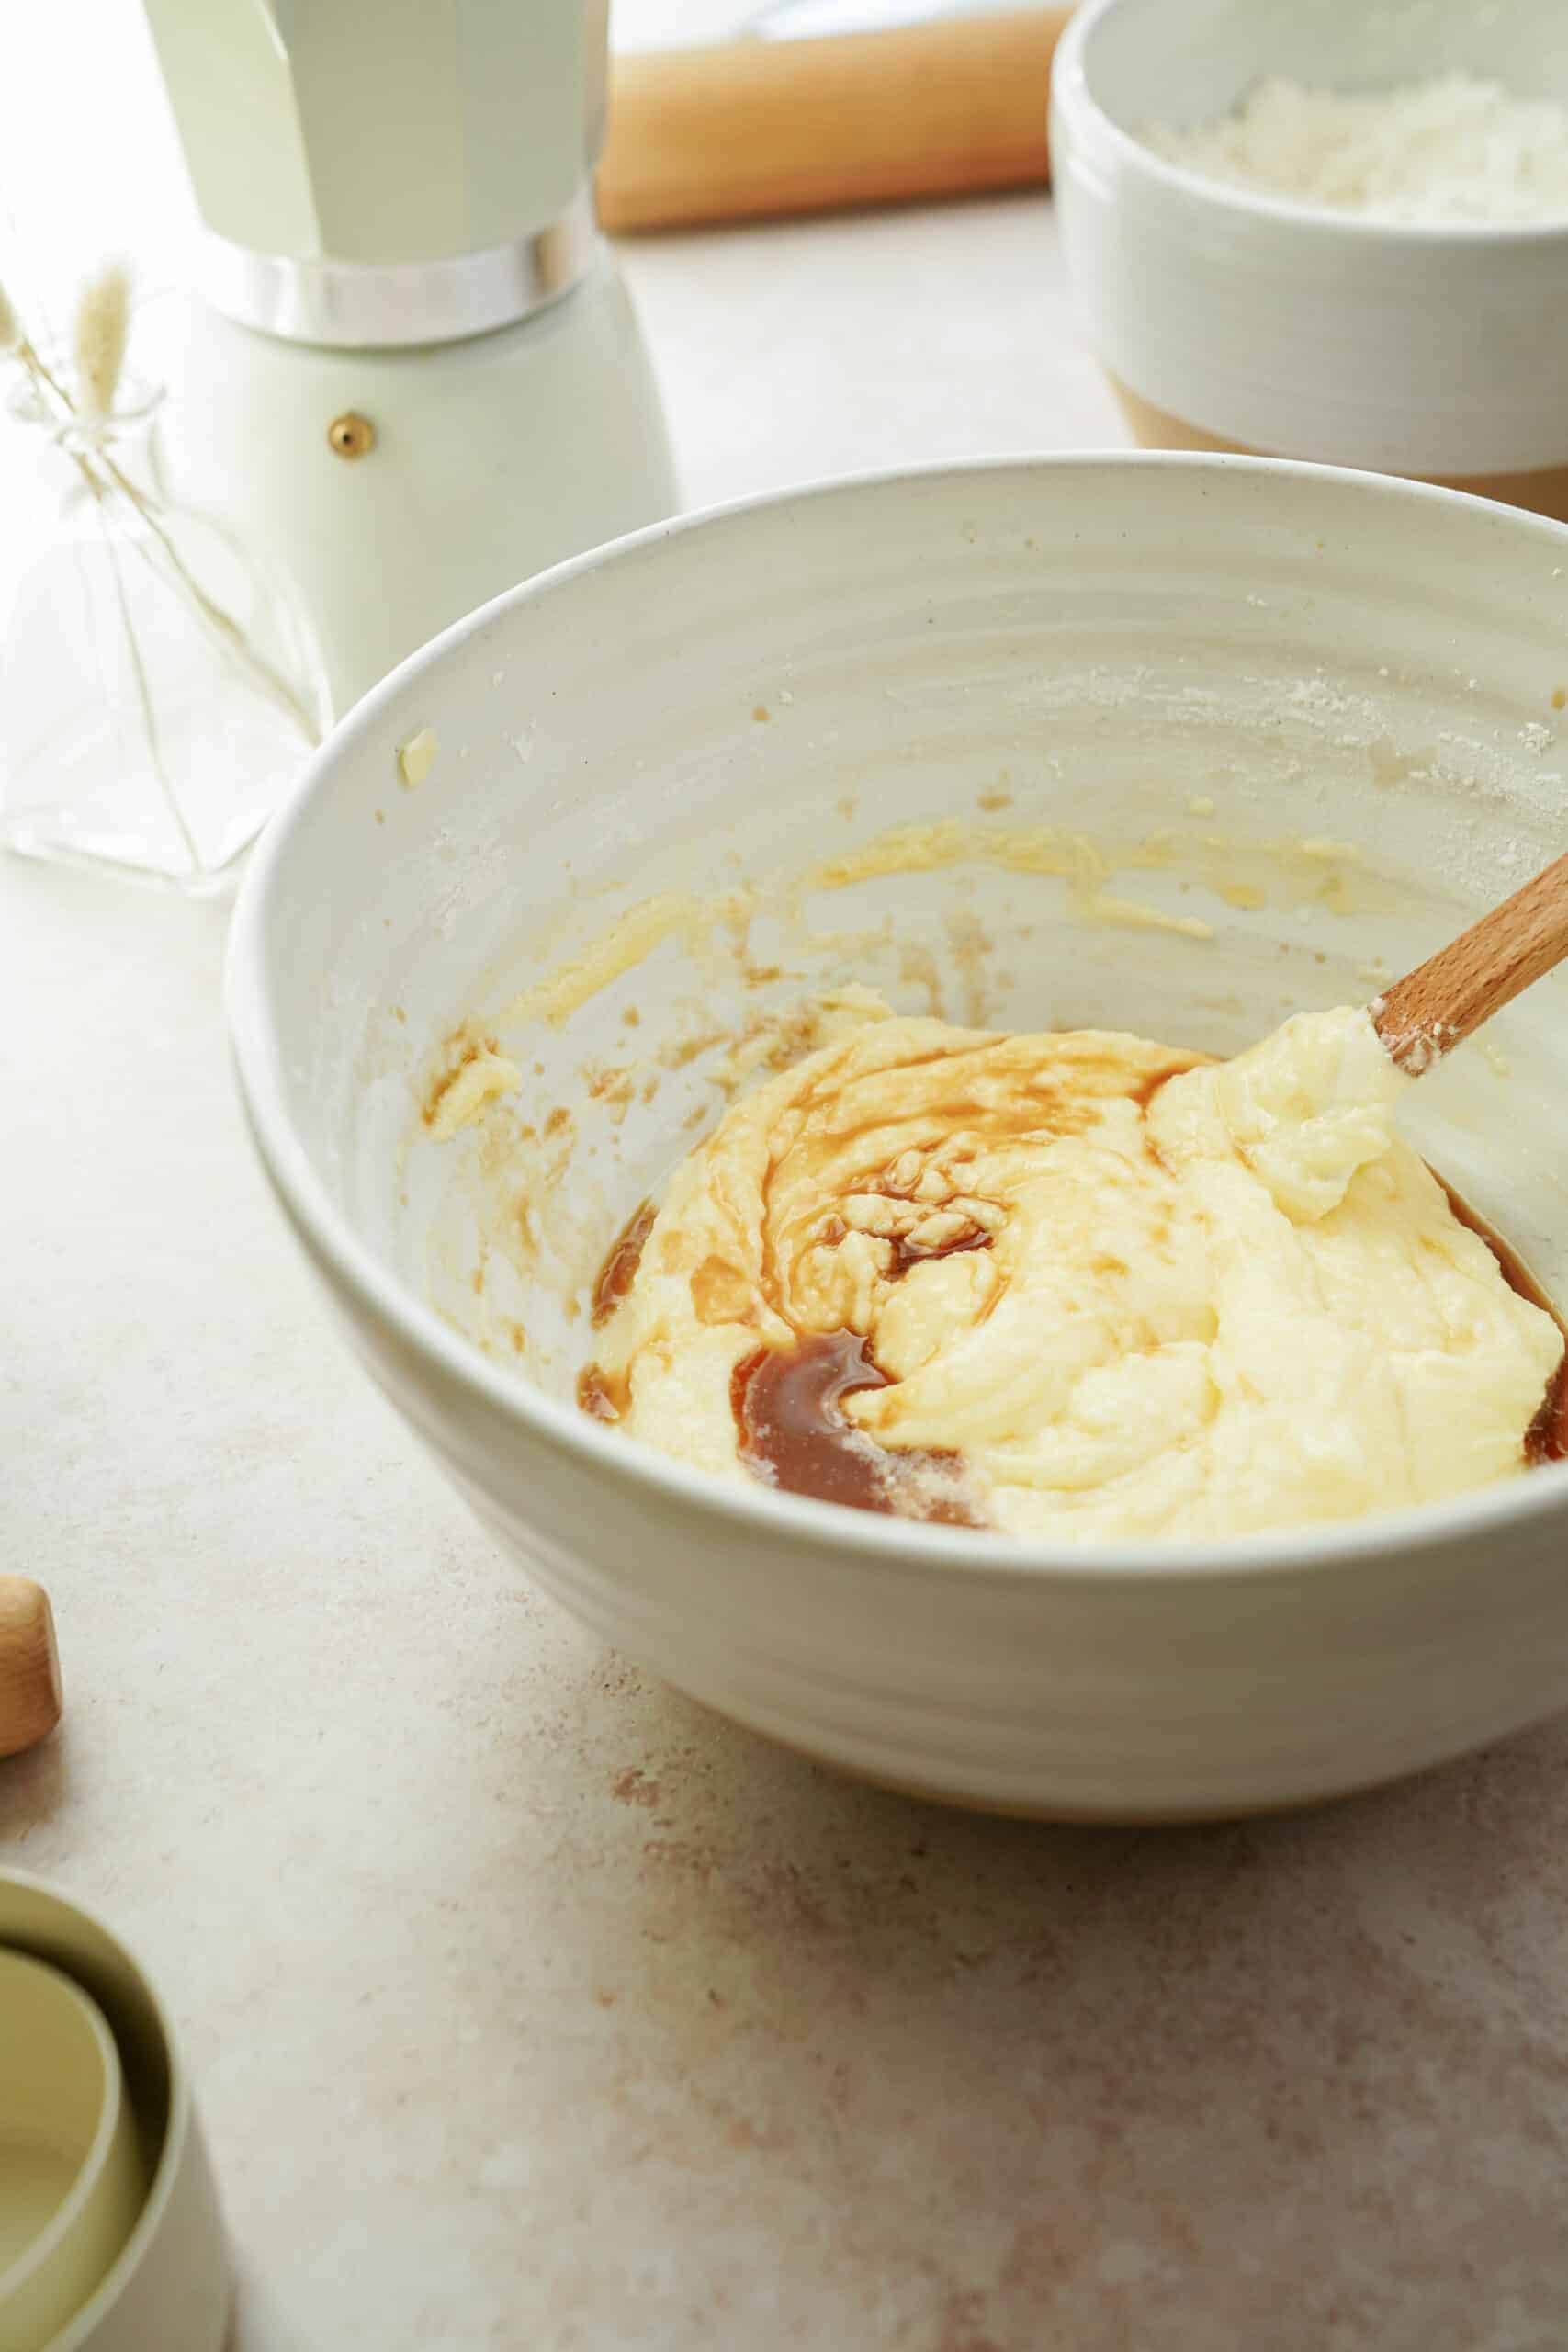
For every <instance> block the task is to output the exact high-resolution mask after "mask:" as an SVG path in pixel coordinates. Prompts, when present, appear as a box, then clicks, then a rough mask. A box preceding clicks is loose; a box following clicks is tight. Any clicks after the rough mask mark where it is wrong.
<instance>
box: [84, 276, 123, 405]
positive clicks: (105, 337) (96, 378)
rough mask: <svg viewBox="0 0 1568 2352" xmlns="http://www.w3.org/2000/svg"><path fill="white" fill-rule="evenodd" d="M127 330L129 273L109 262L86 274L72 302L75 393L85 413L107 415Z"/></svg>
mask: <svg viewBox="0 0 1568 2352" xmlns="http://www.w3.org/2000/svg"><path fill="white" fill-rule="evenodd" d="M129 334H130V272H129V270H128V269H127V268H126V266H125V265H124V263H123V262H118V261H116V262H110V263H109V264H108V266H107V268H104V269H101V270H99V272H98V274H97V276H96V277H92V278H89V279H88V281H87V283H86V285H85V287H84V288H82V299H81V300H80V301H79V302H78V304H77V305H76V337H75V341H76V397H77V400H78V401H79V402H80V404H81V408H82V413H83V414H84V415H85V416H92V417H104V416H107V415H108V413H109V412H110V410H111V409H112V408H113V407H114V396H115V393H116V391H117V390H118V388H119V372H120V369H121V368H123V366H124V365H125V345H126V338H127V336H128V335H129Z"/></svg>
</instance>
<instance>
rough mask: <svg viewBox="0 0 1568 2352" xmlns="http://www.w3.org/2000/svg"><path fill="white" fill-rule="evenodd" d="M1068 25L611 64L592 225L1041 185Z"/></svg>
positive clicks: (674, 224) (1043, 18)
mask: <svg viewBox="0 0 1568 2352" xmlns="http://www.w3.org/2000/svg"><path fill="white" fill-rule="evenodd" d="M1070 13H1071V12H1070V10H1068V9H1066V8H1033V9H1029V10H1023V11H1015V12H1013V13H1011V14H1009V15H1005V16H995V17H954V18H949V19H947V20H945V21H939V22H937V23H933V24H915V25H907V26H901V27H900V28H898V29H897V31H893V32H876V33H848V34H842V35H831V36H827V37H824V38H820V39H807V40H759V39H755V38H750V39H747V38H743V39H741V40H733V41H728V42H725V43H724V44H723V45H721V46H719V47H717V48H713V49H681V50H670V51H650V52H649V53H647V54H645V55H637V54H636V53H635V52H634V53H633V54H631V55H628V56H623V57H617V58H616V59H615V61H614V62H613V65H612V69H611V79H610V116H609V130H608V135H607V137H606V140H605V145H604V159H603V161H602V163H601V164H600V166H599V214H600V218H601V220H603V222H604V226H605V228H606V229H608V230H610V231H612V232H622V233H624V232H626V231H628V230H639V229H677V228H690V227H693V226H694V225H696V224H697V223H699V222H704V221H707V222H712V221H716V220H755V219H759V218H761V217H762V216H764V215H767V214H775V215H777V214H784V213H799V212H829V211H836V210H839V209H842V208H844V207H847V206H851V205H860V204H889V203H896V202H900V201H908V200H909V199H911V198H919V197H943V196H967V195H974V194H977V193H979V192H980V191H982V190H985V189H997V188H1012V187H1036V186H1039V185H1042V184H1043V182H1044V181H1045V180H1046V179H1047V178H1048V177H1049V160H1048V156H1047V151H1046V141H1045V113H1046V107H1047V105H1048V104H1049V98H1050V85H1051V58H1052V54H1053V52H1054V51H1055V46H1056V41H1057V39H1058V37H1059V35H1060V33H1061V30H1062V28H1063V26H1064V25H1065V24H1066V20H1067V17H1068V16H1069V14H1070Z"/></svg>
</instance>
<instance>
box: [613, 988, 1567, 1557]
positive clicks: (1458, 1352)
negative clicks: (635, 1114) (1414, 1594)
mask: <svg viewBox="0 0 1568 2352" xmlns="http://www.w3.org/2000/svg"><path fill="white" fill-rule="evenodd" d="M1407 1082H1408V1081H1406V1080H1404V1079H1402V1078H1401V1076H1400V1074H1399V1073H1398V1072H1397V1071H1396V1070H1395V1069H1394V1067H1393V1063H1392V1062H1391V1061H1390V1060H1389V1058H1388V1056H1387V1055H1386V1054H1385V1052H1384V1051H1383V1048H1382V1045H1381V1044H1380V1042H1379V1040H1378V1037H1377V1035H1376V1033H1375V1031H1374V1030H1373V1028H1372V1026H1371V1022H1370V1020H1369V1018H1368V1016H1367V1015H1366V1013H1365V1012H1330V1013H1321V1014H1318V1013H1314V1014H1305V1015H1303V1016H1300V1017H1298V1018H1297V1019H1295V1020H1293V1021H1291V1022H1289V1023H1287V1024H1286V1025H1285V1027H1284V1028H1283V1029H1281V1030H1280V1031H1279V1032H1278V1034H1277V1035H1274V1036H1272V1037H1269V1039H1267V1040H1266V1041H1265V1042H1264V1043H1263V1044H1262V1045H1260V1046H1256V1047H1254V1048H1253V1049H1252V1050H1251V1051H1250V1052H1248V1053H1245V1054H1243V1055H1241V1056H1240V1057H1237V1058H1236V1059H1235V1060H1234V1061H1231V1062H1227V1063H1207V1062H1203V1061H1201V1058H1200V1057H1197V1056H1194V1055H1191V1054H1188V1053H1183V1052H1181V1051H1179V1050H1177V1049H1175V1048H1172V1047H1169V1046H1157V1045H1151V1044H1149V1043H1147V1042H1145V1040H1143V1039H1141V1038H1137V1037H1131V1036H1123V1035H1112V1034H1109V1033H1104V1032H1100V1031H1096V1030H1082V1031H1076V1032H1066V1033H1061V1034H1047V1035H1039V1036H999V1035H991V1034H988V1033H985V1032H978V1031H966V1030H961V1029H955V1028H952V1027H949V1026H948V1025H946V1024H945V1023H941V1022H937V1021H927V1020H906V1019H901V1018H886V1019H882V1020H874V1021H869V1022H867V1021H864V1020H863V1019H862V1020H860V1021H859V1022H858V1024H857V1025H856V1026H855V1027H854V1029H853V1031H852V1034H851V1035H848V1036H847V1037H845V1038H843V1039H841V1040H840V1041H839V1042H835V1043H832V1044H829V1045H828V1046H825V1047H823V1049H822V1050H820V1051H818V1052H817V1053H814V1054H812V1055H811V1056H810V1057H808V1058H807V1059H806V1060H804V1061H802V1062H800V1063H799V1064H798V1065H797V1066H796V1067H795V1068H794V1069H789V1070H787V1071H785V1072H784V1074H783V1075H782V1076H780V1077H777V1078H774V1079H773V1080H770V1081H769V1082H768V1083H766V1084H764V1085H762V1086H761V1087H760V1088H759V1089H758V1090H757V1091H756V1092H755V1093H753V1094H752V1095H750V1097H749V1098H748V1099H746V1100H744V1101H742V1102H740V1103H738V1104H737V1105H736V1106H735V1107H734V1108H733V1109H732V1110H731V1111H730V1112H729V1113H728V1115H727V1116H726V1117H725V1119H724V1120H723V1121H722V1123H721V1124H720V1125H719V1126H718V1128H717V1129H716V1132H715V1133H714V1134H713V1135H712V1136H710V1137H709V1138H708V1140H707V1141H706V1142H705V1143H704V1144H703V1145H702V1146H701V1147H700V1148H698V1149H697V1150H695V1151H694V1152H693V1153H692V1154H691V1156H690V1157H689V1158H688V1159H686V1160H685V1161H684V1162H683V1164H682V1166H681V1168H680V1169H679V1170H678V1171H677V1172H676V1175H675V1177H674V1179H673V1181H672V1182H671V1185H670V1187H669V1190H668V1193H667V1195H666V1197H665V1199H664V1201H663V1204H662V1205H661V1207H660V1210H659V1212H658V1215H657V1216H656V1217H654V1218H653V1219H652V1222H651V1225H650V1227H648V1229H647V1234H646V1240H644V1241H643V1242H642V1249H641V1255H640V1259H639V1260H637V1259H635V1253H634V1258H633V1261H630V1262H635V1264H636V1271H635V1273H633V1272H630V1262H626V1263H624V1265H623V1272H625V1273H626V1275H627V1276H628V1277H629V1280H628V1285H627V1286H626V1289H625V1295H624V1296H621V1297H620V1298H619V1300H618V1302H616V1301H615V1300H614V1299H613V1298H607V1299H606V1301H605V1306H606V1310H607V1311H608V1320H607V1322H606V1323H605V1327H604V1330H603V1332H602V1334H601V1339H600V1345H599V1348H598V1363H597V1366H596V1367H595V1369H594V1371H593V1372H592V1374H591V1375H590V1388H589V1389H588V1390H585V1400H586V1401H589V1402H590V1403H591V1404H592V1407H593V1408H595V1409H597V1410H599V1411H600V1412H602V1413H604V1415H606V1416H607V1417H609V1418H614V1419H618V1420H619V1422H620V1425H621V1426H622V1427H623V1428H624V1429H626V1430H628V1431H630V1432H631V1433H632V1434H633V1435H635V1436H637V1437H639V1438H643V1439H645V1440H647V1441H648V1442H649V1443H650V1444H653V1445H656V1446H659V1447H660V1448H661V1449H663V1451H665V1452H666V1453H671V1454H673V1455H676V1456H678V1457H679V1458H680V1459H681V1460H682V1461H684V1462H688V1463H692V1464H696V1465H697V1466H699V1467H700V1468H702V1469H704V1470H706V1471H709V1472H711V1473H713V1474H714V1475H715V1476H717V1477H720V1478H726V1479H728V1480H731V1481H736V1480H746V1479H750V1478H755V1477H762V1478H764V1479H773V1480H774V1481H776V1482H779V1483H783V1484H786V1485H796V1484H798V1485H801V1486H802V1487H803V1488H807V1489H809V1490H813V1491H817V1492H823V1491H838V1490H837V1489H827V1488H825V1487H823V1485H822V1484H821V1483H820V1482H819V1481H818V1480H817V1479H816V1476H815V1474H810V1475H807V1476H803V1477H796V1476H795V1475H794V1474H793V1472H792V1469H791V1462H792V1460H793V1459H794V1458H795V1455H794V1454H792V1452H791V1445H790V1443H788V1442H784V1443H782V1444H781V1445H780V1446H779V1447H778V1448H775V1449H774V1450H773V1453H772V1454H771V1455H770V1452H769V1445H768V1442H767V1440H768V1436H769V1431H770V1430H771V1429H772V1428H773V1421H771V1420H770V1415H771V1414H773V1406H769V1407H768V1408H767V1409H766V1410H763V1409H762V1408H755V1409H753V1404H754V1398H755V1397H756V1396H758V1395H761V1390H760V1389H758V1388H757V1387H756V1385H755V1384H756V1381H757V1376H758V1374H759V1371H760V1370H761V1372H763V1373H764V1374H767V1375H768V1376H769V1377H771V1376H772V1375H773V1374H778V1373H781V1372H783V1371H785V1370H787V1368H788V1366H789V1364H790V1363H792V1361H796V1360H798V1359H799V1358H800V1356H801V1351H802V1350H803V1349H804V1350H805V1351H806V1353H807V1356H808V1357H809V1354H810V1351H812V1350H813V1349H817V1350H818V1351H821V1350H824V1349H826V1348H828V1346H829V1341H831V1343H832V1345H833V1346H834V1347H836V1348H837V1349H838V1350H839V1353H840V1359H841V1360H842V1361H845V1362H847V1361H848V1355H847V1354H846V1351H849V1353H851V1354H854V1355H855V1359H856V1364H857V1366H858V1369H857V1370H856V1372H855V1376H854V1379H853V1381H852V1382H851V1381H843V1382H841V1383H840V1385H839V1387H838V1388H837V1389H835V1390H834V1391H833V1392H832V1393H831V1395H829V1397H828V1401H827V1402H826V1403H825V1404H824V1405H823V1408H822V1418H823V1419H824V1420H825V1422H826V1423H827V1424H828V1425H829V1436H830V1437H831V1439H832V1442H833V1443H835V1444H837V1445H838V1447H839V1448H840V1453H841V1452H842V1449H843V1448H844V1447H845V1446H847V1447H848V1448H849V1449H850V1453H851V1454H852V1456H853V1457H855V1459H854V1462H853V1463H852V1467H854V1468H855V1470H856V1474H857V1476H859V1475H862V1474H863V1473H865V1472H866V1471H867V1467H868V1465H870V1470H871V1473H872V1474H873V1475H874V1476H875V1477H876V1479H878V1480H879V1481H880V1482H881V1490H882V1495H883V1499H882V1500H881V1501H880V1503H879V1504H878V1506H877V1507H880V1508H884V1509H887V1508H891V1509H895V1510H904V1511H908V1512H910V1513H912V1514H914V1515H917V1516H919V1515H929V1516H936V1517H940V1518H968V1519H972V1520H974V1521H979V1522H981V1523H984V1524H987V1525H990V1526H994V1527H996V1528H998V1529H1000V1530H1003V1531H1005V1532H1009V1533H1010V1534H1013V1535H1019V1536H1041V1537H1048V1538H1051V1539H1054V1540H1066V1541H1069V1542H1082V1543H1085V1544H1089V1543H1093V1542H1097V1541H1106V1540H1113V1539H1116V1538H1121V1537H1199V1538H1201V1537H1213V1536H1223V1535H1231V1534H1239V1533H1245V1532H1248V1531H1250V1530H1255V1529H1261V1528H1276V1527H1289V1526H1293V1525H1300V1524H1303V1523H1305V1522H1308V1521H1324V1520H1342V1519H1349V1518H1353V1517H1356V1516H1357V1515H1359V1514H1360V1513H1362V1512H1366V1511H1371V1510H1379V1509H1382V1508H1385V1507H1388V1506H1393V1505H1399V1504H1408V1503H1416V1502H1423V1501H1427V1500H1430V1499H1432V1498H1437V1497H1439V1496H1443V1495H1450V1494H1454V1493H1458V1492H1460V1491H1461V1490H1463V1489H1465V1488H1468V1487H1479V1486H1483V1485H1485V1484H1487V1483H1489V1482H1491V1481H1493V1480H1495V1479H1500V1478H1506V1477H1509V1476H1513V1475H1515V1474H1516V1473H1517V1472H1519V1471H1521V1470H1522V1469H1523V1468H1524V1466H1525V1459H1526V1438H1527V1432H1528V1431H1529V1430H1530V1428H1531V1424H1532V1422H1534V1421H1535V1419H1536V1417H1537V1415H1538V1413H1539V1412H1540V1408H1541V1406H1542V1399H1543V1396H1544V1395H1545V1393H1546V1391H1547V1388H1548V1385H1549V1383H1551V1381H1552V1379H1553V1377H1554V1375H1555V1374H1556V1370H1557V1367H1558V1364H1559V1362H1560V1360H1561V1358H1562V1333H1561V1331H1560V1329H1558V1327H1557V1325H1556V1323H1555V1322H1554V1321H1553V1320H1552V1318H1551V1317H1550V1316H1549V1315H1547V1314H1546V1313H1544V1312H1542V1311H1541V1309H1540V1308H1539V1307H1537V1306H1532V1305H1530V1304H1529V1302H1528V1301H1527V1300H1526V1299H1524V1298H1522V1297H1520V1296H1519V1295H1517V1293H1516V1292H1515V1291H1514V1290H1513V1289H1512V1288H1510V1286H1509V1284H1508V1283H1507V1282H1506V1280H1505V1278H1504V1276H1503V1273H1502V1272H1501V1270H1500V1268H1499V1265H1498V1263H1497V1261H1496V1260H1495V1257H1494V1255H1493V1253H1492V1251H1491V1250H1489V1249H1488V1248H1487V1246H1486V1244H1485V1243H1484V1242H1483V1240H1482V1239H1481V1238H1479V1237H1478V1236H1477V1235H1476V1234H1474V1233H1472V1232H1471V1231H1470V1230H1468V1229H1467V1227H1465V1226H1463V1225H1461V1223H1460V1222H1459V1220H1458V1219H1457V1218H1456V1217H1455V1216H1454V1214H1453V1212H1452V1210H1451V1209H1450V1205H1449V1202H1448V1199H1447V1196H1446V1194H1445V1193H1444V1192H1443V1189H1442V1187H1441V1186H1440V1185H1439V1184H1438V1182H1437V1181H1436V1180H1435V1179H1434V1177H1433V1176H1432V1175H1431V1174H1430V1173H1429V1172H1428V1170H1427V1168H1426V1167H1425V1165H1424V1164H1423V1163H1422V1161H1421V1160H1420V1159H1418V1158H1417V1157H1416V1153H1415V1152H1414V1151H1412V1150H1411V1149H1410V1148H1408V1147H1407V1146H1406V1145H1404V1144H1403V1143H1402V1142H1400V1141H1399V1140H1398V1138H1397V1136H1396V1135H1395V1133H1394V1104H1395V1098H1396V1096H1397V1094H1398V1092H1399V1091H1401V1089H1402V1088H1403V1086H1404V1084H1406V1083H1407ZM638 1238H639V1239H640V1238H641V1236H640V1235H639V1236H638ZM610 1310H613V1311H610ZM846 1335H847V1336H846ZM862 1342H863V1345H860V1344H859V1343H862ZM857 1350H858V1352H857ZM840 1368H841V1366H840ZM781 1393H782V1392H781ZM795 1401H796V1404H798V1397H797V1398H796V1400H795ZM781 1410H782V1408H781ZM749 1416H750V1418H749ZM787 1418H788V1415H787V1413H785V1414H784V1419H787ZM774 1419H777V1415H774ZM835 1430H836V1431H837V1435H836V1437H835V1436H832V1432H833V1431H835ZM787 1434H788V1433H787V1431H786V1437H787ZM808 1451H809V1449H808ZM798 1453H799V1449H798V1448H795V1454H798ZM800 1458H802V1459H804V1458H805V1457H804V1455H802V1456H801V1457H800ZM844 1498H845V1499H849V1498H850V1497H849V1496H848V1495H847V1494H846V1495H845V1496H844Z"/></svg>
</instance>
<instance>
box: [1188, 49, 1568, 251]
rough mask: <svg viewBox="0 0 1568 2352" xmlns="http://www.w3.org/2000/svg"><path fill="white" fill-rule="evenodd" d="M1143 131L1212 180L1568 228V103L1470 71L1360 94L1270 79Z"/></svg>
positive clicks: (1384, 210) (1362, 209)
mask: <svg viewBox="0 0 1568 2352" xmlns="http://www.w3.org/2000/svg"><path fill="white" fill-rule="evenodd" d="M1142 135H1143V137H1144V139H1145V141H1146V142H1147V144H1148V145H1149V146H1150V147H1152V148H1153V149H1154V151H1155V153H1156V154H1158V155H1163V156H1165V157H1166V158H1167V160H1168V162H1170V163H1174V164H1185V165H1186V166H1187V167H1188V168H1189V170H1190V171H1194V172H1201V174H1202V175H1204V176H1205V177H1206V178H1208V179H1215V180H1224V181H1227V182H1228V183H1229V184H1230V185H1231V186H1232V187H1247V188H1253V189H1256V190H1257V191H1258V193H1260V194H1262V195H1265V196H1273V197H1280V198H1285V199H1286V200H1287V201H1290V202H1292V203H1297V204H1311V205H1319V206H1322V207H1324V208H1325V209H1327V210H1330V211H1335V212H1359V213H1361V214H1364V215H1366V216H1367V217H1368V218H1370V219H1373V220H1400V221H1427V222H1445V221H1447V222H1464V221H1476V222H1487V223H1491V224H1493V225H1494V226H1502V225H1506V224H1508V223H1515V224H1518V223H1524V222H1530V221H1543V220H1562V221H1563V222H1564V223H1568V107H1562V106H1560V105H1558V104H1557V103H1556V102H1555V101H1554V100H1552V99H1550V98H1518V97H1514V96H1511V95H1510V93H1509V92H1508V91H1506V90H1505V89H1504V88H1503V87H1502V85H1501V84H1500V83H1496V82H1480V81H1477V80H1475V79H1474V78H1473V77H1472V75H1470V74H1443V75H1441V76H1440V77H1438V79H1436V80H1434V81H1429V82H1419V83H1408V84H1406V85H1404V86H1403V87H1402V88H1399V89H1395V90H1385V91H1382V92H1378V93H1372V94H1364V95H1357V96H1346V95H1343V94H1341V93H1339V92H1337V91H1334V90H1311V89H1305V88H1303V85H1301V84H1300V83H1299V82H1287V81H1280V80H1269V81H1264V82H1260V83H1259V84H1258V86H1257V88H1256V89H1255V90H1253V91H1252V93H1251V94H1250V96H1248V97H1247V99H1246V100H1245V101H1244V103H1243V104H1242V105H1241V106H1240V107H1237V109H1236V110H1235V113H1233V114H1230V115H1227V116H1225V117H1224V119H1223V120H1221V121H1218V122H1211V123H1201V124H1199V125H1197V126H1195V127H1193V128H1190V129H1184V130H1179V129H1176V128H1174V127H1173V126H1171V125H1168V124H1167V125H1158V124H1152V125H1147V126H1145V129H1144V131H1143V134H1142Z"/></svg>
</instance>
